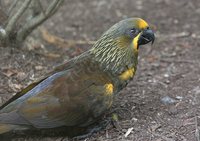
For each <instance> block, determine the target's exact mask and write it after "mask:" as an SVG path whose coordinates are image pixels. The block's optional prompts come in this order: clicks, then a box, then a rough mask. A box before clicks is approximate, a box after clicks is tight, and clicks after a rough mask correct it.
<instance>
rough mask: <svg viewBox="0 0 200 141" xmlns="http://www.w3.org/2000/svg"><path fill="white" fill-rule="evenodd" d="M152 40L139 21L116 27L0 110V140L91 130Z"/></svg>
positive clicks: (132, 72) (112, 27)
mask: <svg viewBox="0 0 200 141" xmlns="http://www.w3.org/2000/svg"><path fill="white" fill-rule="evenodd" d="M154 40H155V35H154V32H153V30H152V29H151V28H150V27H149V24H148V23H147V22H146V21H145V20H143V19H141V18H137V17H133V18H127V19H124V20H121V21H119V22H117V23H116V24H114V25H113V26H111V27H110V28H109V29H108V30H107V31H106V32H104V33H103V34H102V35H101V36H100V38H99V39H98V40H97V41H96V42H95V43H94V45H93V46H92V47H91V48H90V49H89V50H87V51H85V52H83V53H82V54H80V55H78V56H76V57H74V58H72V59H69V60H68V61H66V62H64V63H63V64H61V65H59V66H57V67H55V68H54V69H53V70H52V71H51V72H49V73H47V75H45V77H42V79H40V80H38V81H35V82H34V83H32V84H30V85H29V86H27V87H26V88H25V89H23V90H21V91H20V92H18V93H16V94H15V95H14V96H13V97H12V98H11V99H9V100H8V101H7V102H5V103H4V104H3V105H2V106H1V107H0V134H4V133H7V132H11V131H18V130H29V129H33V128H35V129H53V128H57V127H88V126H90V125H92V124H93V123H95V122H96V121H97V119H99V117H101V116H102V115H104V114H105V112H106V111H107V110H109V109H110V108H111V106H112V104H113V100H114V97H115V96H117V94H118V93H119V92H120V91H121V90H122V89H123V88H125V87H126V86H127V84H128V83H129V82H130V81H131V80H132V79H133V77H134V75H135V73H136V70H137V64H138V53H139V49H140V46H142V45H145V44H148V43H150V42H151V43H152V44H153V42H154Z"/></svg>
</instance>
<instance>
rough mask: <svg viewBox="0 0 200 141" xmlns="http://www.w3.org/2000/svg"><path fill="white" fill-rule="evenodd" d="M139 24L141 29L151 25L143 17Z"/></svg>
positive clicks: (138, 21)
mask: <svg viewBox="0 0 200 141" xmlns="http://www.w3.org/2000/svg"><path fill="white" fill-rule="evenodd" d="M137 25H138V28H139V29H145V28H147V27H148V26H149V25H148V23H147V22H146V21H144V20H143V19H139V20H137Z"/></svg>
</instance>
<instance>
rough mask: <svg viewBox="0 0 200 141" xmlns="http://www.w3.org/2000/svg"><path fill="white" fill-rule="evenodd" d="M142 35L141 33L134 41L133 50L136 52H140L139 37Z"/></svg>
mask: <svg viewBox="0 0 200 141" xmlns="http://www.w3.org/2000/svg"><path fill="white" fill-rule="evenodd" d="M141 34H142V33H139V34H138V35H137V36H136V37H135V38H134V39H133V48H134V49H135V50H138V40H139V37H140V35H141Z"/></svg>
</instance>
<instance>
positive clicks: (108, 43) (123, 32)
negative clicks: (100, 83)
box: [92, 18, 155, 71]
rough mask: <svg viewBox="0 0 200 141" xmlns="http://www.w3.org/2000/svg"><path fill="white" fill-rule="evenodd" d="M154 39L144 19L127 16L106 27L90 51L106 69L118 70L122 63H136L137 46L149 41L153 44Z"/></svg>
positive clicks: (128, 64) (121, 67)
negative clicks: (108, 27) (127, 17)
mask: <svg viewBox="0 0 200 141" xmlns="http://www.w3.org/2000/svg"><path fill="white" fill-rule="evenodd" d="M154 39H155V36H154V33H153V31H152V30H151V29H150V27H149V25H148V23H147V22H146V21H145V20H143V19H141V18H129V19H125V20H122V21H120V22H118V23H116V24H115V25H113V26H112V27H111V28H110V29H108V30H107V31H106V32H105V33H104V34H103V35H102V36H101V37H100V39H99V40H98V41H97V42H96V43H95V44H94V46H93V48H92V52H93V53H94V54H95V58H96V60H98V61H99V62H101V63H102V64H104V66H105V67H106V68H107V69H112V70H116V71H118V70H119V69H123V66H124V65H127V66H130V65H137V55H138V49H139V47H140V46H141V45H145V44H147V43H149V42H152V44H153V42H154Z"/></svg>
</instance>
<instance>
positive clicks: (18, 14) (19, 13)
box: [5, 0, 31, 35]
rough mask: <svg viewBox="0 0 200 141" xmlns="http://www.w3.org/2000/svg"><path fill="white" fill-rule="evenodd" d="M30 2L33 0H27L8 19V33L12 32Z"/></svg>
mask: <svg viewBox="0 0 200 141" xmlns="http://www.w3.org/2000/svg"><path fill="white" fill-rule="evenodd" d="M30 2H31V0H25V2H24V3H23V5H22V7H21V8H19V10H18V11H17V12H16V13H15V14H14V15H13V16H12V17H11V19H10V20H9V21H8V24H7V26H6V28H5V30H6V32H7V35H9V34H10V33H11V32H12V30H13V28H14V25H15V23H16V21H17V20H18V19H19V18H20V17H21V16H22V14H23V13H24V11H25V10H26V9H27V8H28V5H29V4H30Z"/></svg>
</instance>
